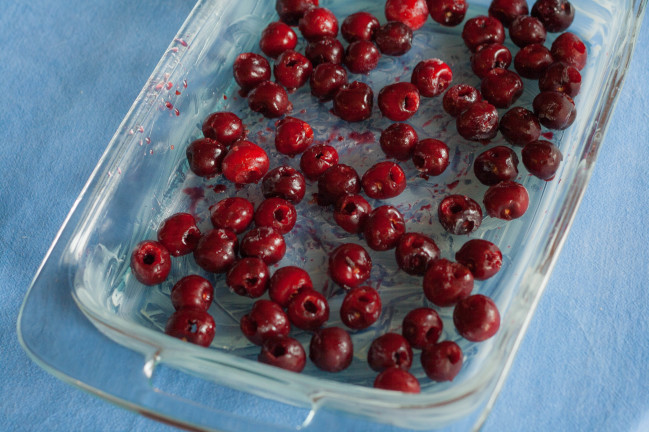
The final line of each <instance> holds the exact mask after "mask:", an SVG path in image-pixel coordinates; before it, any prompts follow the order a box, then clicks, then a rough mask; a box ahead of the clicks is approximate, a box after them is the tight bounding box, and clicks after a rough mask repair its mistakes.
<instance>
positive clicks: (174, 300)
mask: <svg viewBox="0 0 649 432" xmlns="http://www.w3.org/2000/svg"><path fill="white" fill-rule="evenodd" d="M213 296H214V288H213V287H212V284H211V283H210V281H208V280H207V279H205V278H204V277H201V276H198V275H189V276H185V277H184V278H182V279H180V280H179V281H178V282H176V284H175V285H174V286H173V288H171V304H172V305H173V307H174V309H176V310H180V309H183V308H192V309H198V310H202V311H206V312H207V310H208V309H209V308H210V305H211V304H212V298H213Z"/></svg>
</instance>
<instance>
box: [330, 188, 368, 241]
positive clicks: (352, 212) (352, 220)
mask: <svg viewBox="0 0 649 432" xmlns="http://www.w3.org/2000/svg"><path fill="white" fill-rule="evenodd" d="M371 211H372V206H371V205H370V203H368V202H367V200H366V199H365V198H363V197H362V196H361V195H357V194H354V195H344V196H342V197H340V198H338V201H336V206H335V208H334V220H335V221H336V223H337V224H338V226H340V227H341V228H342V229H344V230H345V231H347V232H348V233H351V234H358V233H360V232H362V231H363V226H364V224H365V220H366V219H367V216H368V215H369V214H370V212H371Z"/></svg>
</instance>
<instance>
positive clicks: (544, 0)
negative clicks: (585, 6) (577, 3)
mask: <svg viewBox="0 0 649 432" xmlns="http://www.w3.org/2000/svg"><path fill="white" fill-rule="evenodd" d="M530 14H531V15H532V16H533V17H536V18H538V19H539V20H540V21H541V22H542V23H543V25H544V26H545V29H546V30H547V31H549V32H550V33H556V32H561V31H564V30H565V29H567V28H568V27H570V24H572V21H573V20H574V19H575V8H574V7H573V6H572V4H570V2H569V1H566V0H536V1H535V2H534V5H533V6H532V11H531V12H530Z"/></svg>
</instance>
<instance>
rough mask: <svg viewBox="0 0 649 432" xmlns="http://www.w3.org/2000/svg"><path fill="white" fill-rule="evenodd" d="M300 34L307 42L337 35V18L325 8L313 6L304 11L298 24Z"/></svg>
mask: <svg viewBox="0 0 649 432" xmlns="http://www.w3.org/2000/svg"><path fill="white" fill-rule="evenodd" d="M298 27H299V29H300V32H301V33H302V36H304V39H306V40H307V41H309V42H312V41H315V40H318V39H322V38H325V37H332V38H335V37H336V36H337V35H338V20H337V19H336V16H335V15H334V14H333V13H332V12H331V11H330V10H329V9H326V8H322V7H314V8H311V9H308V10H307V11H306V12H304V15H303V16H302V18H300V22H299V25H298Z"/></svg>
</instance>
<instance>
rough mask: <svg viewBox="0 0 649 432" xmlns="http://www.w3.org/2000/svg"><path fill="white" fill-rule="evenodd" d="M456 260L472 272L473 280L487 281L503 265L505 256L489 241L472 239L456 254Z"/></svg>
mask: <svg viewBox="0 0 649 432" xmlns="http://www.w3.org/2000/svg"><path fill="white" fill-rule="evenodd" d="M455 260H456V261H457V262H459V263H460V264H463V265H464V266H465V267H466V268H468V269H469V270H471V274H473V278H474V279H477V280H487V279H489V278H490V277H492V276H494V275H495V274H496V273H498V271H499V270H500V267H501V266H502V265H503V254H502V253H501V252H500V249H499V248H498V246H496V245H495V244H493V243H492V242H490V241H488V240H483V239H471V240H469V241H468V242H466V243H464V244H463V245H462V247H461V248H460V249H459V250H458V251H457V252H456V253H455Z"/></svg>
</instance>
